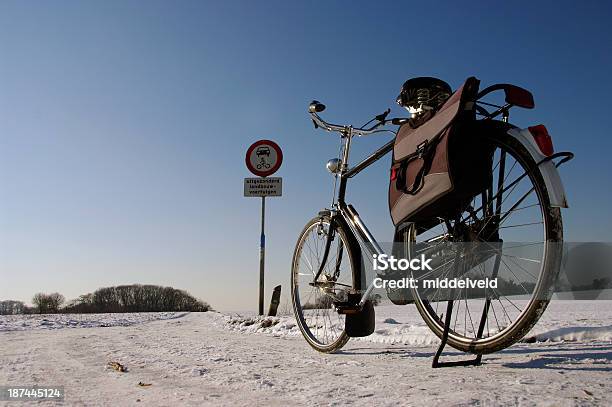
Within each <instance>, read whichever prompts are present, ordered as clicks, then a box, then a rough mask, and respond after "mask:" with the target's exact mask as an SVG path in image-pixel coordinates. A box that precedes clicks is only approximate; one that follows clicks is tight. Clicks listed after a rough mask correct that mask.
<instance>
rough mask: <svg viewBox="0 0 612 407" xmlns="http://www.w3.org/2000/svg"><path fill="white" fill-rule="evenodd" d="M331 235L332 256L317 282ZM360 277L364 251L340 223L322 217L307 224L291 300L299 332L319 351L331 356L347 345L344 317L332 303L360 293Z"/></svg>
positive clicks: (296, 259)
mask: <svg viewBox="0 0 612 407" xmlns="http://www.w3.org/2000/svg"><path fill="white" fill-rule="evenodd" d="M332 225H333V226H332ZM330 233H331V234H332V236H333V240H332V241H331V242H330V247H329V254H328V256H327V259H326V260H325V263H324V266H323V270H322V272H321V273H320V275H319V276H318V277H317V278H316V279H315V277H316V275H317V273H318V270H319V268H320V266H321V263H322V262H323V260H324V251H325V246H326V243H327V239H328V235H329V234H330ZM360 273H361V250H360V248H359V245H358V244H357V242H356V241H355V238H354V237H353V235H352V234H350V232H346V230H345V228H344V227H343V226H342V224H341V223H339V222H337V221H331V219H330V218H329V216H320V217H316V218H314V219H312V220H311V221H309V222H308V223H307V224H306V226H305V227H304V230H302V233H301V234H300V237H299V238H298V241H297V244H296V247H295V251H294V254H293V262H292V270H291V287H292V290H291V300H292V303H293V311H294V314H295V318H296V321H297V324H298V326H299V328H300V331H301V332H302V334H303V335H304V338H305V339H306V341H307V342H308V344H309V345H310V346H312V347H313V348H314V349H316V350H317V351H319V352H324V353H332V352H335V351H337V350H338V349H340V348H342V347H343V346H344V345H345V344H346V342H348V340H349V337H348V336H347V334H346V332H345V330H344V322H345V316H344V315H340V314H338V313H337V312H336V309H335V307H334V305H333V303H334V301H337V302H342V301H346V299H347V295H348V293H349V292H356V291H358V290H359V289H360V287H361V274H360Z"/></svg>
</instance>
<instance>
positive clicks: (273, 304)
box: [268, 285, 281, 317]
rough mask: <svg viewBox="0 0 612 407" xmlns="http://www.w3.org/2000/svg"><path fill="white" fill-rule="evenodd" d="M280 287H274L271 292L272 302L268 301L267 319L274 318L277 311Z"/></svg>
mask: <svg viewBox="0 0 612 407" xmlns="http://www.w3.org/2000/svg"><path fill="white" fill-rule="evenodd" d="M280 295H281V286H280V285H277V286H276V287H274V291H273V292H272V301H270V309H269V310H268V316H269V317H275V316H276V312H277V310H278V304H280Z"/></svg>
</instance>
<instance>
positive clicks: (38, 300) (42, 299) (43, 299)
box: [32, 293, 49, 314]
mask: <svg viewBox="0 0 612 407" xmlns="http://www.w3.org/2000/svg"><path fill="white" fill-rule="evenodd" d="M32 304H34V306H35V307H36V310H37V311H38V313H39V314H46V313H47V312H48V311H49V296H48V295H47V294H45V293H37V294H34V297H32Z"/></svg>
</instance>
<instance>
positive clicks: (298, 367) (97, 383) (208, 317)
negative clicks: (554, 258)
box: [0, 301, 612, 406]
mask: <svg viewBox="0 0 612 407" xmlns="http://www.w3.org/2000/svg"><path fill="white" fill-rule="evenodd" d="M376 313H377V327H376V332H375V334H373V335H371V336H369V337H367V338H361V339H360V340H351V341H349V343H348V344H347V345H346V346H345V348H344V349H343V350H342V351H341V352H339V353H337V354H332V355H327V354H319V353H317V352H315V351H314V350H312V349H311V348H310V347H309V346H308V345H307V344H306V342H305V341H304V339H303V338H302V336H301V334H300V332H299V329H298V328H297V326H296V325H295V321H294V320H293V318H291V317H289V316H281V317H274V318H259V317H254V316H252V315H249V314H247V313H244V314H241V315H238V314H222V313H216V312H207V313H189V314H170V313H169V314H155V313H151V314H106V315H103V314H100V315H45V316H10V317H0V321H1V323H0V327H2V328H0V343H1V344H2V345H1V346H0V385H19V384H21V385H26V384H29V385H35V384H38V385H63V386H65V389H66V403H65V404H66V405H88V406H97V405H99V406H105V405H122V406H123V405H126V406H131V405H147V406H148V405H153V406H157V405H164V406H166V405H179V406H180V405H194V406H199V405H236V406H241V405H271V406H281V405H282V406H284V405H315V406H317V405H346V404H352V405H357V406H371V405H377V406H379V405H380V406H387V405H388V406H391V405H415V406H422V405H455V406H468V405H475V406H476V405H517V404H520V405H527V406H529V405H555V406H566V405H567V406H569V405H612V393H611V392H610V388H611V385H612V375H610V372H611V371H612V352H611V349H612V342H611V340H612V338H611V336H612V335H611V328H612V301H553V303H551V305H550V306H549V309H548V310H547V311H546V313H545V314H544V316H543V318H542V320H541V321H540V323H538V325H537V326H536V327H535V328H534V330H533V331H532V332H531V333H530V334H529V335H528V337H534V336H535V338H536V339H537V340H538V341H541V342H535V343H519V344H516V345H514V346H512V347H510V348H508V349H506V350H504V351H501V352H498V353H496V354H493V355H485V356H484V357H483V365H482V366H479V367H469V368H444V369H435V370H434V369H431V358H432V357H433V354H434V353H435V350H436V347H437V344H438V340H437V339H436V338H435V337H433V335H432V334H431V333H429V332H428V330H427V328H426V327H425V325H424V323H423V322H422V321H421V320H420V317H419V315H418V313H416V310H415V309H414V307H413V306H411V305H408V306H403V307H400V306H390V305H383V306H380V307H376ZM24 324H25V325H24ZM463 356H465V355H463V354H461V353H459V352H456V351H454V350H452V349H449V350H448V355H447V356H446V357H447V358H449V357H450V358H451V359H452V358H456V357H463ZM113 361H116V362H118V363H121V364H122V365H124V366H125V367H126V368H127V372H125V373H121V372H117V371H115V370H113V369H109V368H108V367H107V366H108V363H109V362H113ZM140 382H142V383H146V384H151V385H150V386H146V387H142V386H139V385H138V383H140ZM1 403H2V402H0V405H2V404H1Z"/></svg>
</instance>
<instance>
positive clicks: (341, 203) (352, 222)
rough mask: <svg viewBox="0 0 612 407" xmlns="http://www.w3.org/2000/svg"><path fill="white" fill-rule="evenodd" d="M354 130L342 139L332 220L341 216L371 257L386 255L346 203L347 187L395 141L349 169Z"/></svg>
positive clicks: (361, 303) (345, 132) (363, 299)
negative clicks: (352, 179) (338, 180)
mask: <svg viewBox="0 0 612 407" xmlns="http://www.w3.org/2000/svg"><path fill="white" fill-rule="evenodd" d="M353 136H354V134H353V128H352V127H350V126H348V127H346V128H345V129H344V130H343V131H342V137H343V140H344V144H343V147H342V158H341V160H340V169H339V172H338V174H337V176H338V177H339V178H340V186H339V189H338V197H337V199H338V200H337V203H335V208H332V218H333V217H334V216H341V217H342V218H343V219H344V221H345V222H346V224H347V225H348V226H349V228H350V230H351V232H352V233H353V235H354V236H355V238H357V239H358V241H359V243H361V244H362V245H363V246H364V247H365V248H366V249H367V250H368V251H369V252H370V255H383V254H385V252H384V250H383V249H382V248H381V247H380V245H379V244H378V242H377V241H376V239H375V238H374V236H373V235H372V233H371V232H370V230H369V229H368V227H367V226H366V224H365V223H364V222H363V220H362V219H361V218H360V217H359V214H358V213H357V211H356V210H355V208H354V207H353V206H352V205H351V204H348V203H347V202H346V201H345V199H344V198H345V195H346V186H347V183H348V180H349V179H350V178H353V177H354V176H355V175H357V174H359V173H360V172H361V171H363V170H364V169H366V168H367V167H369V166H370V165H372V164H373V163H375V162H376V161H378V160H380V159H381V158H382V157H384V156H385V155H387V153H389V152H390V151H391V150H393V141H394V140H390V141H389V142H387V143H386V144H385V145H383V146H382V147H380V148H379V149H378V150H376V151H375V152H374V153H372V154H371V155H370V156H368V157H367V158H365V159H364V160H362V161H361V162H359V163H358V164H356V165H355V166H353V167H352V168H349V167H348V162H349V157H350V149H351V141H352V138H353ZM374 288H375V287H374V281H372V282H371V283H370V284H369V286H368V288H367V289H366V290H365V292H364V293H363V295H362V296H361V299H360V301H359V306H360V307H363V306H364V305H365V303H366V301H367V300H368V297H369V296H370V294H371V293H372V291H373V290H374Z"/></svg>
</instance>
